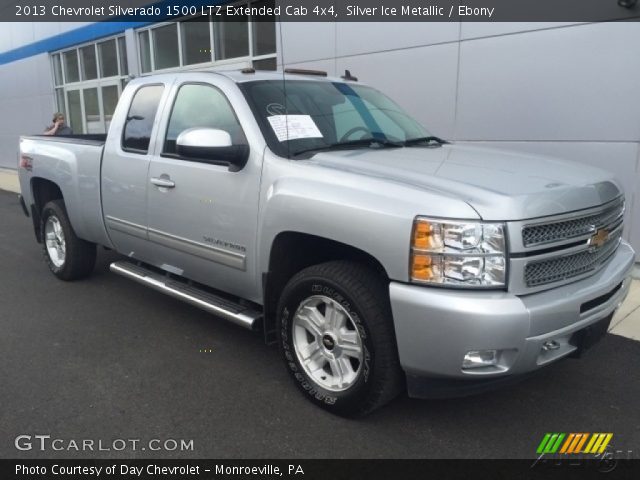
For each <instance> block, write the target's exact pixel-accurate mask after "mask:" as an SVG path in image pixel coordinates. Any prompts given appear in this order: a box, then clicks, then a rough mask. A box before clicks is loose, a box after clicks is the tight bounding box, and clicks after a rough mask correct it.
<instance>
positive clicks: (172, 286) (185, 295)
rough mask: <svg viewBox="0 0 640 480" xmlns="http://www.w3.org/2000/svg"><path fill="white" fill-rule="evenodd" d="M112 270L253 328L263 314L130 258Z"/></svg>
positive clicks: (114, 263)
mask: <svg viewBox="0 0 640 480" xmlns="http://www.w3.org/2000/svg"><path fill="white" fill-rule="evenodd" d="M109 268H110V269H111V271H112V272H114V273H117V274H118V275H122V276H123V277H127V278H130V279H131V280H135V281H136V282H138V283H142V284H143V285H146V286H148V287H151V288H153V289H154V290H157V291H159V292H162V293H166V294H167V295H170V296H172V297H174V298H177V299H179V300H182V301H184V302H187V303H190V304H191V305H194V306H196V307H198V308H201V309H203V310H206V311H207V312H210V313H213V314H214V315H217V316H219V317H222V318H224V319H225V320H229V321H231V322H233V323H236V324H238V325H240V326H242V327H245V328H248V329H249V330H252V329H253V327H254V326H255V325H256V322H257V321H258V320H260V318H262V313H261V312H258V311H256V310H252V309H250V308H248V307H246V306H244V305H241V304H239V303H236V302H234V301H232V300H228V299H226V298H223V297H220V296H218V295H215V294H213V293H210V292H208V291H206V290H203V289H200V288H198V287H195V286H193V285H189V284H187V283H184V282H180V281H178V280H174V279H173V278H170V277H168V276H165V275H162V274H161V273H157V272H155V271H154V270H151V269H149V268H145V267H144V266H141V265H136V264H134V263H131V262H127V261H124V260H123V261H118V262H113V263H112V264H111V265H110V267H109Z"/></svg>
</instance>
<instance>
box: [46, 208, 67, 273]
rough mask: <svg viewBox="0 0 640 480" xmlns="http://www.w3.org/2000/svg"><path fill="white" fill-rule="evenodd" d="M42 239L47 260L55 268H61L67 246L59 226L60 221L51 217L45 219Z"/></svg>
mask: <svg viewBox="0 0 640 480" xmlns="http://www.w3.org/2000/svg"><path fill="white" fill-rule="evenodd" d="M44 238H45V244H46V246H47V254H48V255H49V259H51V262H52V263H53V265H54V266H55V267H56V268H60V267H62V266H63V265H64V260H65V258H66V254H67V246H66V242H65V239H64V232H63V231H62V225H60V220H58V218H57V217H54V216H51V217H49V218H47V222H46V223H45V225H44Z"/></svg>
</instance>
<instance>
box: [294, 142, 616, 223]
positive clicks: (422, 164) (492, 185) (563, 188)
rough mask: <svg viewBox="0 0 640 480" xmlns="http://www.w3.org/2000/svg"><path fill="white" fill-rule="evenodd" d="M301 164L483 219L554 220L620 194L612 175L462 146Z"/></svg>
mask: <svg viewBox="0 0 640 480" xmlns="http://www.w3.org/2000/svg"><path fill="white" fill-rule="evenodd" d="M306 162H308V163H311V164H315V165H318V166H320V167H325V168H331V169H337V170H342V171H346V172H351V173H354V174H358V175H363V176H368V177H375V178H378V179H380V178H382V179H385V180H386V181H389V182H397V183H402V184H405V185H407V186H410V187H413V188H418V189H425V190H429V191H431V192H438V193H440V194H442V195H443V196H446V197H449V198H457V199H461V200H464V201H465V202H467V203H468V204H469V205H470V206H471V207H472V208H473V209H475V210H476V211H477V212H478V214H479V215H480V217H481V218H482V219H484V220H524V219H529V218H536V217H543V216H548V215H556V214H561V213H566V212H571V211H575V210H580V209H583V208H588V207H594V206H597V205H601V204H603V203H605V202H608V201H610V200H613V199H614V198H616V197H617V196H619V195H620V194H621V189H620V188H619V186H618V184H617V182H616V181H615V180H614V178H613V175H612V174H610V173H608V172H606V171H604V170H600V169H598V168H594V167H588V166H586V165H582V164H578V163H574V162H569V161H564V160H558V159H555V158H551V157H545V156H540V155H532V154H524V153H516V152H508V151H504V150H496V149H489V148H482V147H472V146H463V145H452V144H447V145H443V146H441V147H411V148H388V149H379V150H373V149H357V150H343V151H333V152H321V153H317V154H316V155H314V156H313V157H312V158H311V159H309V160H306ZM425 210H427V209H426V207H425ZM424 213H428V212H427V211H425V212H424Z"/></svg>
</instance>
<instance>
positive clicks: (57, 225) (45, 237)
mask: <svg viewBox="0 0 640 480" xmlns="http://www.w3.org/2000/svg"><path fill="white" fill-rule="evenodd" d="M40 239H41V241H42V252H43V254H44V259H45V262H46V263H47V265H48V266H49V269H50V270H51V272H52V273H53V274H54V275H55V276H56V277H58V278H59V279H61V280H67V281H71V280H79V279H81V278H85V277H87V276H89V275H90V274H91V272H92V271H93V267H94V266H95V263H96V245H95V244H94V243H90V242H86V241H84V240H81V239H80V238H78V237H77V236H76V234H75V232H74V231H73V228H72V227H71V223H70V222H69V218H68V216H67V210H66V209H65V207H64V202H63V201H62V200H53V201H51V202H49V203H47V204H46V205H45V206H44V208H43V209H42V215H41V223H40Z"/></svg>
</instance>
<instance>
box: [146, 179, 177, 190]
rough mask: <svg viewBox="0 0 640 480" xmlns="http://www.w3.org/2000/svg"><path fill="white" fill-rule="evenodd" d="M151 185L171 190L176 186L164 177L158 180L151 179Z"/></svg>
mask: <svg viewBox="0 0 640 480" xmlns="http://www.w3.org/2000/svg"><path fill="white" fill-rule="evenodd" d="M151 183H153V184H154V185H155V186H157V187H163V188H173V187H175V186H176V184H175V182H174V181H173V180H170V179H169V178H164V177H160V178H158V177H152V178H151Z"/></svg>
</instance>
